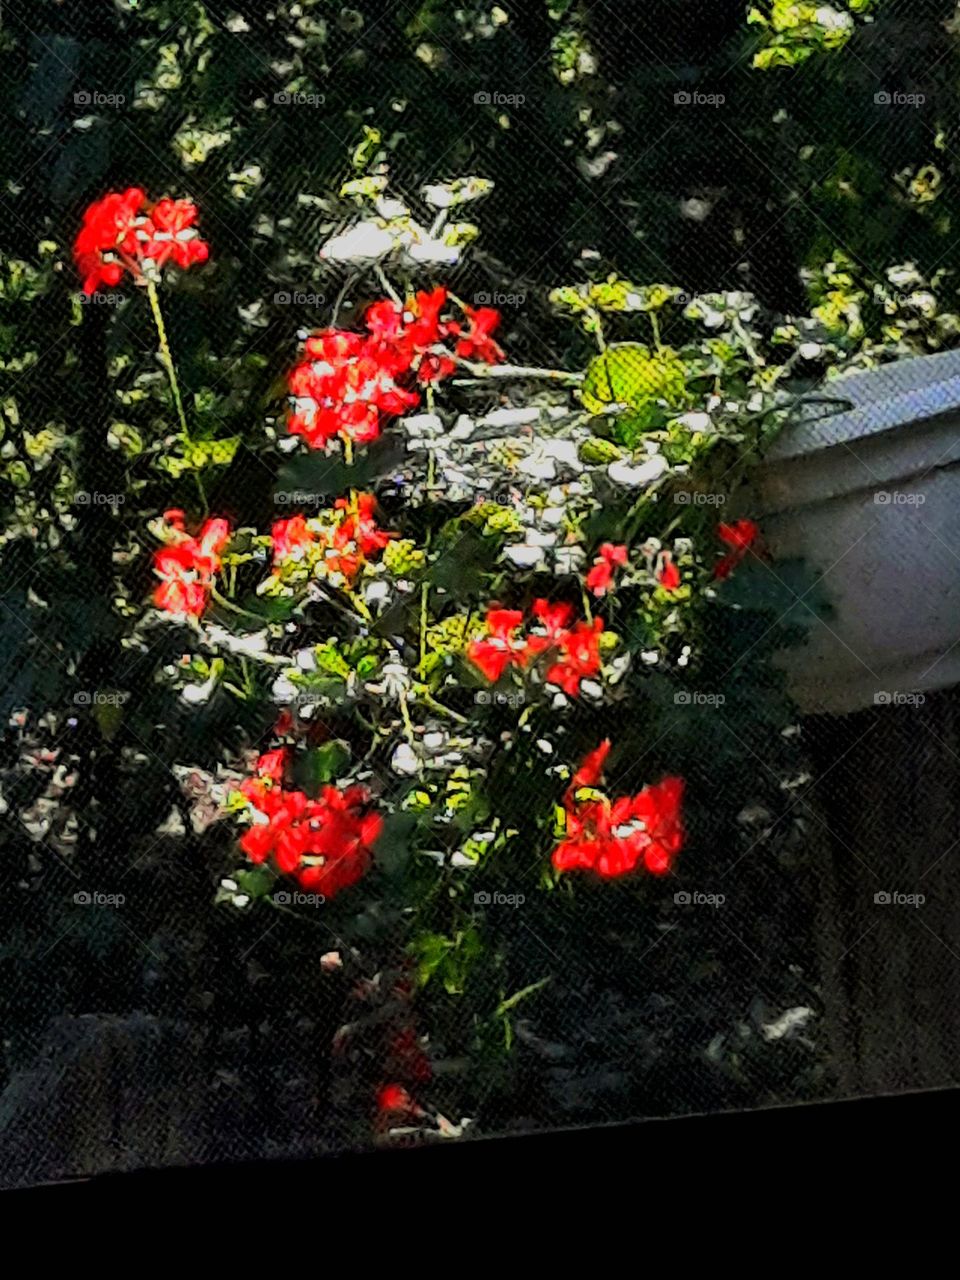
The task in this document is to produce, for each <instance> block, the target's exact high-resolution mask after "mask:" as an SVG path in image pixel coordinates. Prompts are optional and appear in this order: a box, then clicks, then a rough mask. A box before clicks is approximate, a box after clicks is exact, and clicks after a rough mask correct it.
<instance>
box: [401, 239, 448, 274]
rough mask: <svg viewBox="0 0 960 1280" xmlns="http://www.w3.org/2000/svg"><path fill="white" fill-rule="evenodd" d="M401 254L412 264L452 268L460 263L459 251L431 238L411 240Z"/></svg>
mask: <svg viewBox="0 0 960 1280" xmlns="http://www.w3.org/2000/svg"><path fill="white" fill-rule="evenodd" d="M403 252H404V254H405V256H406V257H408V258H409V259H410V260H411V261H412V262H428V263H430V264H431V265H434V264H439V265H442V266H446V267H454V266H456V264H457V263H458V262H459V261H460V250H459V249H458V248H457V247H456V245H452V244H444V242H443V241H442V240H435V239H433V237H432V236H424V237H423V239H415V240H413V241H412V242H411V243H410V244H407V245H405V246H404V250H403Z"/></svg>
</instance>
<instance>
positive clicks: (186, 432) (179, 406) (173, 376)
mask: <svg viewBox="0 0 960 1280" xmlns="http://www.w3.org/2000/svg"><path fill="white" fill-rule="evenodd" d="M147 297H148V298H149V299H150V310H151V312H152V313H153V323H154V325H155V327H156V330H157V338H158V339H159V342H160V358H161V360H162V362H163V367H164V368H165V369H166V371H167V379H168V380H169V383H170V390H171V392H172V394H173V403H174V405H175V407H176V410H177V417H178V419H179V420H180V437H181V440H182V442H183V452H184V457H188V455H189V452H190V449H191V446H192V443H193V442H192V440H191V438H190V428H189V427H188V426H187V415H186V413H185V412H184V408H183V397H182V396H181V395H180V383H179V382H178V381H177V370H176V366H175V365H174V363H173V352H172V351H171V350H170V342H169V340H168V338H167V326H166V325H165V324H164V322H163V312H162V311H161V310H160V295H159V294H158V293H157V286H156V284H155V283H154V282H153V281H152V280H148V281H147ZM193 477H194V479H195V480H196V482H197V492H198V494H199V496H200V505H201V506H202V508H203V514H204V515H206V514H207V511H208V507H207V495H206V493H205V492H204V488H203V481H202V480H201V479H200V472H199V471H197V470H195V469H193Z"/></svg>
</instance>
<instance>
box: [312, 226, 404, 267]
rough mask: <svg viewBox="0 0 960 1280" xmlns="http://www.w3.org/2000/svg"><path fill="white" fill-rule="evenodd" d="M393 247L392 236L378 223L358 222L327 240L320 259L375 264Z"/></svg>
mask: <svg viewBox="0 0 960 1280" xmlns="http://www.w3.org/2000/svg"><path fill="white" fill-rule="evenodd" d="M393 246H394V238H393V236H392V235H391V234H390V232H389V231H385V230H384V229H383V227H381V226H380V225H379V223H376V222H358V223H357V224H356V225H355V226H353V227H351V228H350V230H349V231H343V232H341V234H340V235H338V236H334V237H333V239H332V240H328V241H327V243H326V244H325V245H324V246H323V248H322V249H321V250H320V257H321V258H324V259H326V260H327V261H328V262H364V261H366V262H376V261H377V260H378V259H380V258H383V257H385V256H386V255H387V254H388V253H389V252H390V251H391V249H392V248H393Z"/></svg>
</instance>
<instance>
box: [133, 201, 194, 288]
mask: <svg viewBox="0 0 960 1280" xmlns="http://www.w3.org/2000/svg"><path fill="white" fill-rule="evenodd" d="M198 216H199V210H198V209H197V206H196V205H195V204H191V203H190V201H189V200H170V199H167V198H166V197H165V198H164V199H163V200H158V201H157V203H156V204H155V205H154V206H153V208H152V209H151V211H150V221H151V222H152V224H153V235H152V236H151V238H150V239H149V240H148V241H147V245H146V248H145V249H144V257H146V258H152V259H153V260H154V261H155V262H156V264H157V266H158V267H163V266H164V265H165V264H166V263H167V262H168V261H169V260H170V259H171V258H172V259H173V261H174V262H175V263H176V264H177V266H178V267H180V268H181V269H182V270H184V271H186V270H187V268H188V267H192V266H193V265H194V263H198V262H206V260H207V258H208V257H209V256H210V246H209V245H208V244H206V243H205V241H203V240H201V239H200V237H199V235H198V234H197V231H196V228H195V227H194V225H193V224H194V223H195V222H196V220H197V217H198Z"/></svg>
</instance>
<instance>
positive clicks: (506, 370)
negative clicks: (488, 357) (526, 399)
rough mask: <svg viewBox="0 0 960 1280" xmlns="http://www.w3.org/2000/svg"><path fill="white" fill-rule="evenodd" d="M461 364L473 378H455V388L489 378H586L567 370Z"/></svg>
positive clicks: (552, 379)
mask: <svg viewBox="0 0 960 1280" xmlns="http://www.w3.org/2000/svg"><path fill="white" fill-rule="evenodd" d="M461 364H463V366H464V367H465V368H466V369H469V370H470V373H471V375H472V377H470V378H455V379H454V385H455V386H464V385H465V384H467V383H469V382H473V381H477V380H479V381H484V380H485V379H487V378H547V379H549V380H550V381H551V382H582V381H583V377H584V375H583V374H582V373H571V372H569V370H566V369H538V368H535V367H533V366H528V365H520V364H471V363H470V362H468V361H466V360H463V361H461Z"/></svg>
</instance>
